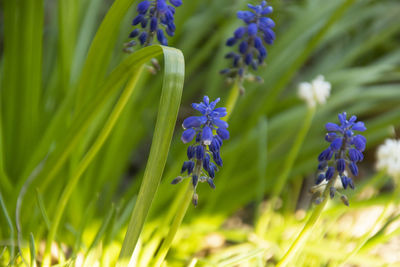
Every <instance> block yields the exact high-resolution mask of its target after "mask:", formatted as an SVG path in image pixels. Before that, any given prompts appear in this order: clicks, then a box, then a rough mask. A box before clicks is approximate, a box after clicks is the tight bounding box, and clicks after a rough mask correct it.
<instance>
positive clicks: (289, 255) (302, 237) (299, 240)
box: [276, 174, 337, 267]
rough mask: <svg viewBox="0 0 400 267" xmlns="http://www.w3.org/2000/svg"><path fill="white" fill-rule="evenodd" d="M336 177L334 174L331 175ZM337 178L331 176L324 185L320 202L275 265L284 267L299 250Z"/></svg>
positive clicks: (320, 212)
mask: <svg viewBox="0 0 400 267" xmlns="http://www.w3.org/2000/svg"><path fill="white" fill-rule="evenodd" d="M333 177H336V174H335V175H334V176H333ZM336 179H337V178H332V179H331V180H330V181H329V183H328V184H327V185H326V188H325V190H324V192H323V194H322V198H323V200H322V202H321V203H320V204H319V205H317V206H316V207H315V209H314V211H313V213H312V214H311V216H310V218H309V219H308V221H307V223H306V224H305V225H304V228H303V230H301V232H300V234H299V235H298V236H297V238H296V240H295V241H294V242H293V243H292V245H291V246H290V248H289V250H288V251H287V252H286V254H285V255H284V256H283V258H282V259H281V260H280V261H279V262H278V264H277V265H276V267H284V266H286V265H287V264H288V263H289V262H290V261H291V260H292V259H293V257H294V256H296V255H297V253H298V252H299V249H300V247H301V245H303V244H304V243H305V241H307V239H308V237H309V235H310V233H311V232H312V230H313V229H314V226H315V225H316V223H317V221H318V219H319V217H320V215H321V214H322V211H323V209H324V208H325V206H326V203H327V202H328V199H329V189H330V188H331V186H332V185H333V184H335V180H336Z"/></svg>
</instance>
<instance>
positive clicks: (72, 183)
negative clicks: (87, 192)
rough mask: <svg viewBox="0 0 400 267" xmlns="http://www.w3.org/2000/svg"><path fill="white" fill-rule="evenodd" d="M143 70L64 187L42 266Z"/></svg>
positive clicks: (116, 106)
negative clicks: (75, 192)
mask: <svg viewBox="0 0 400 267" xmlns="http://www.w3.org/2000/svg"><path fill="white" fill-rule="evenodd" d="M142 70H143V68H142V67H141V68H140V69H139V70H138V72H137V73H135V75H134V76H133V77H132V79H131V80H130V81H129V82H128V84H127V86H126V87H125V90H124V91H123V93H122V95H121V97H120V99H119V100H118V102H117V104H116V105H115V107H114V109H113V111H112V113H111V115H110V117H109V118H108V120H107V122H106V124H105V125H104V127H103V129H102V131H101V132H100V134H99V136H98V137H97V139H96V141H95V142H94V144H93V145H92V147H91V148H90V150H89V151H88V152H87V154H86V155H85V157H84V158H83V159H82V161H81V162H80V163H79V165H78V167H77V169H76V171H75V172H74V174H73V175H72V177H71V179H70V180H69V181H68V183H67V186H66V187H65V189H64V191H63V193H62V196H61V199H60V200H59V202H58V204H57V210H56V214H55V216H54V219H53V221H52V224H51V228H50V232H49V235H48V237H47V242H46V248H45V252H44V257H43V266H44V267H47V266H50V262H51V254H50V248H51V244H52V242H53V240H54V238H55V236H56V232H57V229H58V225H59V224H60V221H61V218H62V215H63V213H64V210H65V207H66V205H67V202H68V200H69V198H70V196H71V194H72V192H73V190H74V189H75V187H76V185H77V184H78V181H79V179H80V177H82V174H83V173H84V172H85V170H86V169H87V167H88V166H89V164H90V163H91V162H92V160H93V158H94V157H95V156H96V155H97V152H99V150H100V148H101V147H102V146H103V144H104V142H105V141H106V140H107V137H108V136H109V135H110V133H111V130H112V129H113V128H114V125H115V123H116V122H117V121H118V118H119V117H120V114H121V112H122V111H123V109H124V108H125V105H126V103H127V102H128V100H129V98H130V96H131V95H132V93H133V91H134V89H135V87H136V83H137V81H138V79H139V77H140V73H141V72H142Z"/></svg>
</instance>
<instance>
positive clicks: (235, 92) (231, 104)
mask: <svg viewBox="0 0 400 267" xmlns="http://www.w3.org/2000/svg"><path fill="white" fill-rule="evenodd" d="M238 98H239V80H238V79H236V80H235V82H234V84H233V86H232V88H231V89H230V92H229V96H228V101H227V103H226V110H227V113H228V114H227V116H226V120H228V119H229V117H230V115H231V114H232V112H233V110H234V108H235V106H236V103H237V100H238ZM192 196H193V187H192V184H191V183H189V184H188V186H187V189H186V193H185V195H184V196H183V198H182V200H181V204H180V205H179V207H178V209H177V210H176V214H175V217H174V219H173V221H172V225H171V228H170V229H169V231H168V234H167V237H166V238H165V240H164V242H163V243H162V245H161V248H160V250H159V251H158V252H157V254H156V256H155V261H154V266H161V264H162V262H163V261H164V259H165V256H166V255H167V253H168V250H169V249H170V247H171V245H172V241H173V240H174V237H175V235H176V233H177V231H178V229H179V226H180V225H181V224H182V221H183V218H184V217H185V214H186V211H187V209H188V207H189V203H191V198H192Z"/></svg>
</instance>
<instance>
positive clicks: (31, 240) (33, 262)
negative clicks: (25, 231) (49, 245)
mask: <svg viewBox="0 0 400 267" xmlns="http://www.w3.org/2000/svg"><path fill="white" fill-rule="evenodd" d="M29 249H30V252H31V262H30V266H31V267H36V266H37V265H36V247H35V238H34V237H33V233H30V235H29Z"/></svg>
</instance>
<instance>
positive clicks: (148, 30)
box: [127, 0, 182, 47]
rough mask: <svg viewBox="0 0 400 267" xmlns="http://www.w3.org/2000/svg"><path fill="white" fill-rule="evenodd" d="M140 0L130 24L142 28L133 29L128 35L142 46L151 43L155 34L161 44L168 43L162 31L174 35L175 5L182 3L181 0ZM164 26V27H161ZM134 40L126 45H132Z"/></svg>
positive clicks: (134, 42)
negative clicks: (136, 13) (135, 14)
mask: <svg viewBox="0 0 400 267" xmlns="http://www.w3.org/2000/svg"><path fill="white" fill-rule="evenodd" d="M169 2H170V3H171V4H172V5H169V4H168V3H167V0H154V1H148V0H145V1H142V2H140V3H139V4H138V6H137V12H138V13H139V14H138V15H137V16H136V17H135V18H134V19H133V21H132V25H134V26H136V25H140V27H141V28H142V29H139V28H136V29H134V30H133V31H132V32H131V33H130V35H129V37H130V38H137V39H138V40H139V42H140V44H141V45H142V46H148V45H151V44H152V42H153V39H154V37H155V36H157V40H158V41H159V42H160V44H162V45H168V40H167V38H166V36H165V34H164V31H165V33H166V34H167V35H169V36H174V33H175V28H176V27H175V23H174V14H175V7H179V6H180V5H182V0H169ZM163 28H164V29H163ZM135 44H136V41H135V40H132V41H131V42H129V43H128V44H127V46H128V47H131V46H134V45H135Z"/></svg>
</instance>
